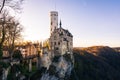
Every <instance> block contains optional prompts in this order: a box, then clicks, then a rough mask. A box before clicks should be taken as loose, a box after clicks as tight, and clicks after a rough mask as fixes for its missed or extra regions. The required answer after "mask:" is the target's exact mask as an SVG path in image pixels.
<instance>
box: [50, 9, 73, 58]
mask: <svg viewBox="0 0 120 80" xmlns="http://www.w3.org/2000/svg"><path fill="white" fill-rule="evenodd" d="M49 43H50V48H51V53H52V54H54V55H53V56H57V55H63V54H65V53H67V52H69V53H72V49H73V35H72V34H71V33H70V32H69V31H68V30H66V29H63V28H62V23H61V21H60V24H59V28H58V12H57V11H51V12H50V38H49Z"/></svg>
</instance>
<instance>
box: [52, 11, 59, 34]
mask: <svg viewBox="0 0 120 80" xmlns="http://www.w3.org/2000/svg"><path fill="white" fill-rule="evenodd" d="M57 28H58V12H57V11H51V12H50V35H51V34H52V33H53V32H54V30H55V29H57Z"/></svg>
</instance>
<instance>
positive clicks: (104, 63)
mask: <svg viewBox="0 0 120 80" xmlns="http://www.w3.org/2000/svg"><path fill="white" fill-rule="evenodd" d="M73 53H74V59H75V64H74V70H75V72H76V75H77V77H78V78H79V80H120V52H118V51H116V50H115V49H113V48H110V47H108V46H92V47H88V48H74V49H73Z"/></svg>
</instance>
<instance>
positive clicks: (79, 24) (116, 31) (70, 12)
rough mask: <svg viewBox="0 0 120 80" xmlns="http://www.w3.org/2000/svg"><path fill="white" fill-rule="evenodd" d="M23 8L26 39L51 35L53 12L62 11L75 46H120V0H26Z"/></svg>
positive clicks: (21, 20)
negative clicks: (51, 15)
mask: <svg viewBox="0 0 120 80" xmlns="http://www.w3.org/2000/svg"><path fill="white" fill-rule="evenodd" d="M22 8H23V10H22V13H21V14H20V22H21V24H22V25H23V26H24V32H23V37H24V40H31V41H36V40H45V39H47V38H49V35H50V15H49V12H50V11H58V16H59V21H60V19H61V21H62V27H63V28H64V29H68V30H69V31H70V32H71V33H72V34H73V43H74V47H89V46H98V45H103V46H110V47H118V46H120V0H26V1H25V2H24V3H23V5H22Z"/></svg>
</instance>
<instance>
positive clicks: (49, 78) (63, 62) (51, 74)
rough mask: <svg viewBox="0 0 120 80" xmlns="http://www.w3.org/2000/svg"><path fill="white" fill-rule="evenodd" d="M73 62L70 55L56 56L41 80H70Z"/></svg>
mask: <svg viewBox="0 0 120 80" xmlns="http://www.w3.org/2000/svg"><path fill="white" fill-rule="evenodd" d="M72 69H73V62H72V59H71V55H70V54H65V55H61V56H55V57H54V58H53V60H52V63H51V65H50V66H49V69H48V70H46V72H45V73H44V74H43V76H42V77H41V79H40V80H69V78H70V75H71V71H72Z"/></svg>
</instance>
